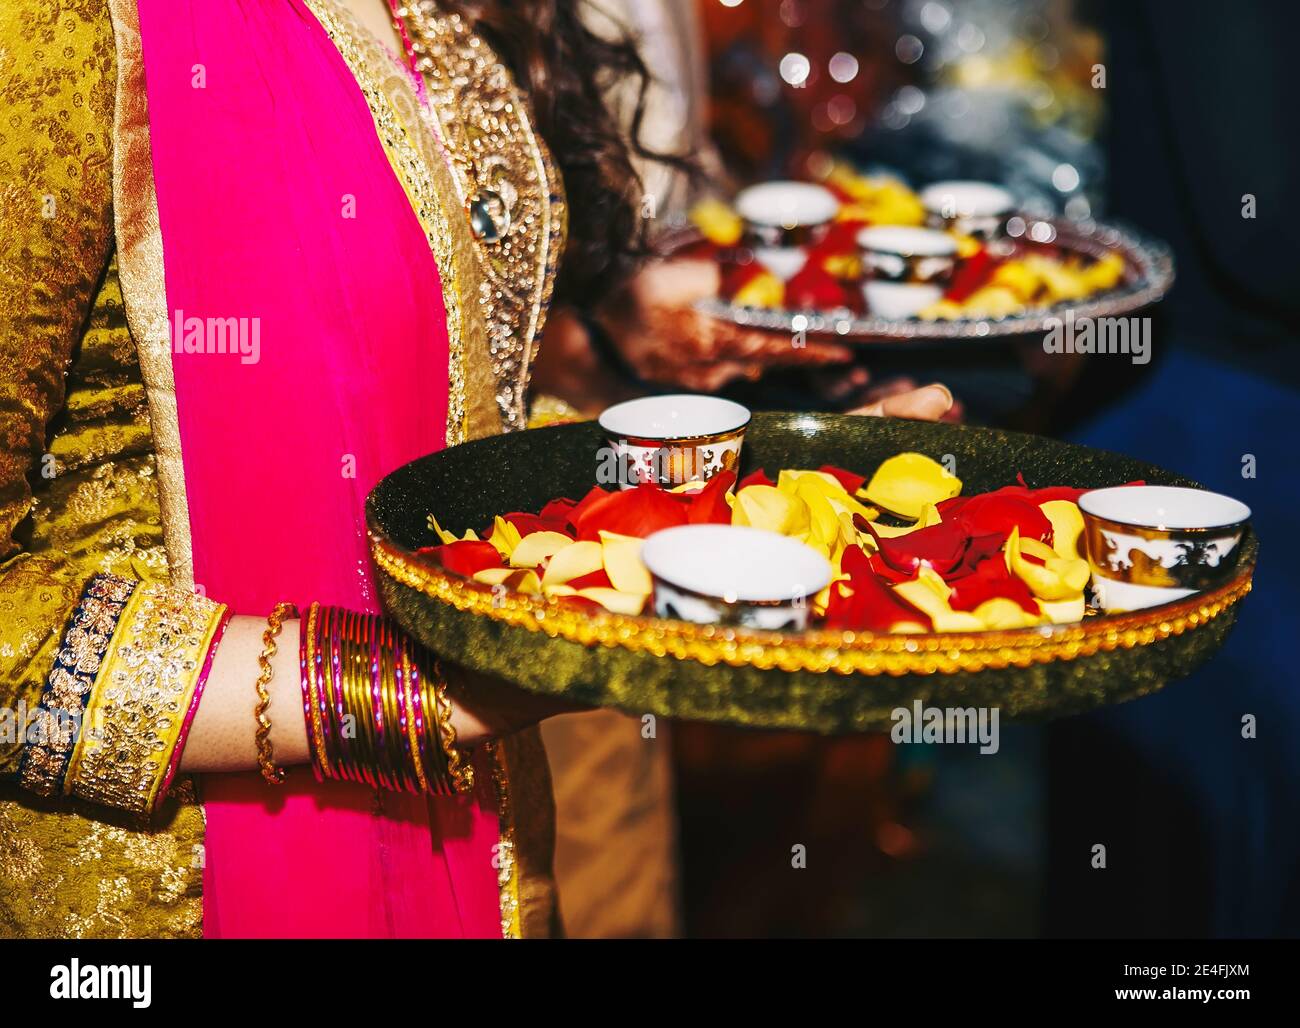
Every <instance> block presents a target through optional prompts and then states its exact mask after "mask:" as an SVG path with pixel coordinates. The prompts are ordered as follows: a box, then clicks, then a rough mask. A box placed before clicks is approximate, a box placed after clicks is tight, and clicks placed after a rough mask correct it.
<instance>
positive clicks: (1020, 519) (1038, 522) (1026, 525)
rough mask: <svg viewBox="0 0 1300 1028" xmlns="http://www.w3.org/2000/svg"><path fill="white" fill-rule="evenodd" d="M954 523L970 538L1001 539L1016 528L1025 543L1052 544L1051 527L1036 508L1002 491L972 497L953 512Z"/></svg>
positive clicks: (1045, 516)
mask: <svg viewBox="0 0 1300 1028" xmlns="http://www.w3.org/2000/svg"><path fill="white" fill-rule="evenodd" d="M955 520H956V521H957V522H959V523H960V524H961V525H962V527H964V528H965V529H966V531H967V532H969V533H970V534H971V535H991V534H998V535H1001V536H1002V538H1003V539H1005V538H1006V537H1007V536H1009V535H1010V534H1011V530H1012V529H1013V528H1019V529H1020V535H1021V537H1023V538H1025V539H1039V540H1041V541H1042V542H1045V543H1050V542H1051V541H1052V523H1051V522H1050V521H1048V520H1047V515H1046V514H1044V513H1043V512H1042V511H1041V510H1039V509H1038V504H1036V503H1034V502H1033V501H1031V500H1029V499H1026V498H1024V497H1022V496H1018V495H1014V494H1012V493H1007V492H1003V491H1002V490H999V491H997V492H993V493H982V494H980V495H978V496H972V497H971V498H970V502H969V503H966V504H964V505H963V506H962V507H961V509H960V510H959V511H958V512H957V514H956V515H955Z"/></svg>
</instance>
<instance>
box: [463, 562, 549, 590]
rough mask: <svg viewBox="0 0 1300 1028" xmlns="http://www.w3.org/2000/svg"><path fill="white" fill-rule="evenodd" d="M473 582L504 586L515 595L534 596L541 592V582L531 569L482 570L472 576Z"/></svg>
mask: <svg viewBox="0 0 1300 1028" xmlns="http://www.w3.org/2000/svg"><path fill="white" fill-rule="evenodd" d="M474 581H476V582H482V583H483V584H484V585H504V586H505V587H506V588H507V589H512V590H514V591H515V592H517V593H525V594H527V595H536V594H537V593H540V592H541V591H542V581H541V579H540V578H538V577H537V572H536V571H533V570H532V569H531V568H484V569H483V570H482V571H478V572H476V573H475V574H474Z"/></svg>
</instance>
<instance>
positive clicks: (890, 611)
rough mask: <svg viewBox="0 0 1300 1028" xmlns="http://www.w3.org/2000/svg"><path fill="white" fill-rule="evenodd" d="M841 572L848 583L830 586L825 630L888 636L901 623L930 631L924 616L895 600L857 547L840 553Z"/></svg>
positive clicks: (909, 605) (895, 594)
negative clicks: (846, 576) (914, 624)
mask: <svg viewBox="0 0 1300 1028" xmlns="http://www.w3.org/2000/svg"><path fill="white" fill-rule="evenodd" d="M840 567H841V569H842V570H843V571H844V573H845V574H847V575H848V576H849V581H848V582H834V583H833V584H832V585H831V589H830V599H829V601H828V602H827V605H826V627H827V628H830V629H840V630H851V631H869V632H888V631H889V630H890V629H891V628H893V627H894V625H896V624H898V623H900V622H903V621H914V622H916V623H917V624H919V625H922V626H924V627H925V628H932V627H933V623H932V622H931V620H930V617H929V615H928V614H926V613H925V612H924V611H921V610H919V609H918V608H916V607H914V606H913V605H912V604H910V603H908V602H907V600H905V599H903V597H901V596H899V595H898V594H897V593H896V592H894V590H893V589H891V588H890V587H889V585H888V584H887V583H886V582H885V580H884V579H883V578H881V577H880V576H878V575H877V574H876V573H875V572H874V571H872V569H871V561H870V560H869V559H868V557H867V555H866V554H865V553H864V552H863V551H862V548H861V547H859V546H851V547H849V548H848V549H847V550H845V551H844V558H843V561H842V562H841V564H840Z"/></svg>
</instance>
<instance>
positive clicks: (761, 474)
mask: <svg viewBox="0 0 1300 1028" xmlns="http://www.w3.org/2000/svg"><path fill="white" fill-rule="evenodd" d="M751 485H770V486H771V487H772V488H773V489H775V488H776V483H775V482H773V481H772V480H771V479H770V478H768V477H767V472H765V471H764V470H763V469H762V468H759V469H758V470H757V471H751V472H750V473H749V474H748V475H746V476H745V477H744V478H742V479H741V480H740V481H739V482H737V483H736V491H737V492H739V491H740V490H741V489H745V488H747V487H748V486H751Z"/></svg>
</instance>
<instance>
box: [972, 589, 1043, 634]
mask: <svg viewBox="0 0 1300 1028" xmlns="http://www.w3.org/2000/svg"><path fill="white" fill-rule="evenodd" d="M971 613H972V614H974V615H975V616H976V617H977V618H979V619H980V621H982V622H983V623H984V627H985V628H990V629H1001V630H1004V631H1005V630H1007V629H1011V628H1029V627H1030V626H1031V625H1036V624H1038V623H1039V622H1040V620H1041V619H1040V618H1037V617H1035V616H1034V615H1033V614H1030V613H1029V611H1027V610H1025V609H1024V608H1023V607H1021V606H1020V604H1018V603H1017V602H1016V601H1015V600H1009V599H1007V598H1006V597H1005V596H995V597H993V599H991V600H985V601H984V602H983V603H981V604H980V605H979V606H978V607H976V608H975V609H974V610H973V611H971Z"/></svg>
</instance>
